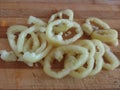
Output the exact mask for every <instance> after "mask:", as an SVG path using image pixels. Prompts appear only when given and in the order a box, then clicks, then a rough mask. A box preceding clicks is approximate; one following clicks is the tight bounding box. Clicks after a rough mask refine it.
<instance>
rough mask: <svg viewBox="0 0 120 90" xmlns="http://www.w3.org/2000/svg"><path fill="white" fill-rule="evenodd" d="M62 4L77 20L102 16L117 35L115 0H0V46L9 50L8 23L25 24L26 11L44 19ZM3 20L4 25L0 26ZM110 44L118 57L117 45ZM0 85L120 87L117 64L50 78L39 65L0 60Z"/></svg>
mask: <svg viewBox="0 0 120 90" xmlns="http://www.w3.org/2000/svg"><path fill="white" fill-rule="evenodd" d="M66 8H70V9H72V10H73V11H74V13H75V20H76V21H77V22H79V23H80V24H81V23H82V22H83V20H85V19H86V18H87V17H90V16H93V17H98V18H101V19H103V20H104V21H105V22H107V23H108V24H109V25H110V26H111V28H114V29H116V30H117V31H118V32H119V39H120V1H119V0H59V1H57V0H12V1H8V0H0V49H7V50H9V46H8V41H7V39H6V30H7V28H8V26H10V25H13V24H24V25H26V24H27V19H28V17H29V16H30V15H33V16H36V17H40V18H41V19H43V20H48V18H49V17H50V15H51V14H53V13H55V12H56V11H59V10H61V9H66ZM4 20H5V21H6V22H7V26H6V27H1V26H2V25H1V22H2V21H4ZM111 48H112V50H113V52H114V53H115V54H116V55H117V57H118V58H119V59H120V45H119V46H118V47H111ZM0 89H1V90H3V89H33V90H35V89H60V90H61V89H72V90H73V89H90V90H91V89H100V90H101V89H104V90H106V89H108V90H109V89H120V67H118V68H117V69H115V70H113V71H102V72H100V73H99V74H97V75H95V76H93V77H87V78H85V79H81V80H80V79H74V78H72V77H70V76H67V77H65V78H63V79H53V78H50V77H49V76H47V75H46V74H45V73H44V72H43V70H42V68H41V67H33V68H30V67H28V66H27V65H25V64H24V63H18V62H16V63H13V62H11V63H7V62H3V61H0Z"/></svg>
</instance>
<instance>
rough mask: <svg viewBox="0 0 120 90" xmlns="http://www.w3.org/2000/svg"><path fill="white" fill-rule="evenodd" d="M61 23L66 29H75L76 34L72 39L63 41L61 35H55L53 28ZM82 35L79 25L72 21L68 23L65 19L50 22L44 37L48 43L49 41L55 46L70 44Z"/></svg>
mask: <svg viewBox="0 0 120 90" xmlns="http://www.w3.org/2000/svg"><path fill="white" fill-rule="evenodd" d="M61 23H64V24H66V25H67V27H68V28H72V27H74V28H76V30H75V32H76V34H75V35H74V36H73V37H72V38H69V39H66V40H63V37H62V35H55V33H54V30H53V27H54V26H55V25H59V24H61ZM68 30H69V29H68ZM82 35H83V32H82V30H81V27H80V25H79V24H78V23H76V22H74V21H70V20H67V19H59V20H55V21H53V22H51V23H50V24H49V25H48V27H47V31H46V37H47V39H48V41H50V42H51V43H52V44H53V45H55V46H58V45H65V44H70V43H72V42H74V41H76V40H77V39H79V38H80V37H81V36H82Z"/></svg>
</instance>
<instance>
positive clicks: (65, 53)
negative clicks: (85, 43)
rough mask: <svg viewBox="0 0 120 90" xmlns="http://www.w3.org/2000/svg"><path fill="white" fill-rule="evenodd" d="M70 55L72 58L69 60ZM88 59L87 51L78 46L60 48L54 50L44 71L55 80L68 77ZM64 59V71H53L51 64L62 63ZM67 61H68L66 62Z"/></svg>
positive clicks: (46, 62) (45, 61) (46, 61)
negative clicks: (55, 61)
mask: <svg viewBox="0 0 120 90" xmlns="http://www.w3.org/2000/svg"><path fill="white" fill-rule="evenodd" d="M69 55H70V56H72V60H71V58H69ZM87 57H88V51H87V49H85V48H83V47H79V46H76V45H67V46H60V47H57V48H55V49H53V50H52V51H51V52H50V53H49V54H48V55H47V57H45V60H44V66H43V70H44V72H45V73H46V74H48V75H49V76H51V77H53V78H62V77H64V76H66V75H68V74H69V73H70V72H71V71H72V70H75V69H77V68H78V67H79V66H82V65H83V64H84V63H85V62H86V60H87ZM63 58H64V60H65V61H64V69H62V70H61V71H59V72H55V71H53V70H52V69H51V63H52V62H53V61H54V60H57V61H58V62H60V61H62V60H63ZM66 60H67V61H66Z"/></svg>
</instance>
